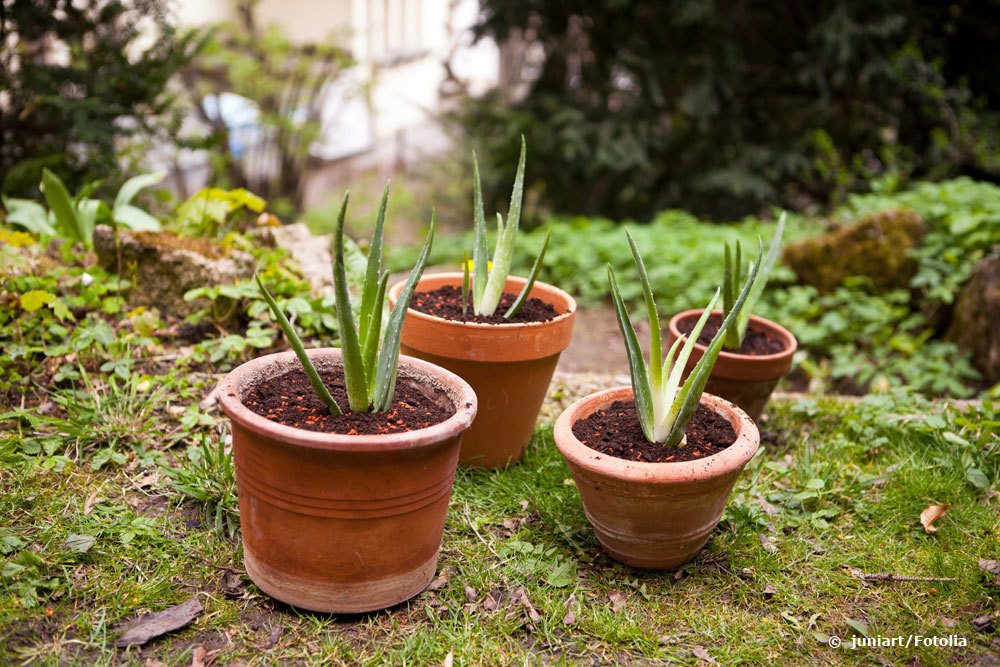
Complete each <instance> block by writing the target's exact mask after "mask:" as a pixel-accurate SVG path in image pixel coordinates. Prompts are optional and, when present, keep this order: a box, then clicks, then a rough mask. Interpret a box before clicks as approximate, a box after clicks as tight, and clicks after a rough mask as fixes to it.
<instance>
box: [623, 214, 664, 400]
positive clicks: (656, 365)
mask: <svg viewBox="0 0 1000 667" xmlns="http://www.w3.org/2000/svg"><path fill="white" fill-rule="evenodd" d="M625 236H627V237H628V244H629V247H630V248H631V249H632V259H633V260H634V261H635V268H636V270H637V271H638V272H639V282H640V283H641V284H642V296H643V298H644V299H645V301H646V317H647V318H648V320H649V349H650V353H649V369H650V378H649V380H650V384H651V386H652V388H653V391H654V392H655V391H656V388H657V387H659V386H660V372H659V370H660V363H661V360H662V359H663V348H662V343H661V338H660V336H661V334H660V314H659V312H658V311H657V309H656V301H655V300H654V299H653V290H652V288H651V287H650V285H649V276H648V275H647V273H646V264H645V262H643V261H642V255H641V254H640V253H639V247H638V246H637V245H636V243H635V239H634V238H632V232H630V231H629V230H628V229H626V230H625Z"/></svg>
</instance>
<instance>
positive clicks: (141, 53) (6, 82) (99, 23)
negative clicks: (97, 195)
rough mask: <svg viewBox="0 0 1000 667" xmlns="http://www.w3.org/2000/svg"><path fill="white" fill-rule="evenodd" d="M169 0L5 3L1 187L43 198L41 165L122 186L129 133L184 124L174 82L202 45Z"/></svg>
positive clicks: (0, 50) (0, 44)
mask: <svg viewBox="0 0 1000 667" xmlns="http://www.w3.org/2000/svg"><path fill="white" fill-rule="evenodd" d="M199 40H200V38H199V36H198V35H197V34H196V33H193V32H191V33H186V34H183V35H182V34H180V33H178V32H177V30H176V29H174V28H173V27H171V26H170V25H169V23H168V21H167V16H166V11H165V3H164V2H163V0H136V1H134V2H124V1H123V0H82V1H80V2H66V1H65V0H33V1H31V2H14V3H10V2H4V3H3V4H2V5H0V189H2V190H3V192H4V193H5V194H7V195H8V196H31V197H37V196H38V183H39V182H40V181H41V177H42V169H43V168H45V167H48V168H49V169H51V170H52V171H53V172H55V173H56V175H57V176H59V177H60V178H61V179H62V180H63V181H65V183H66V186H67V187H68V188H69V190H70V191H76V190H78V189H80V188H81V187H82V186H83V185H84V184H86V183H89V182H91V181H94V180H97V179H103V180H106V181H109V182H112V183H119V182H121V181H122V180H124V179H123V178H121V177H120V173H119V172H120V162H119V150H120V148H121V144H122V142H123V141H124V140H129V139H139V138H142V137H148V136H150V135H153V134H156V133H158V132H160V131H161V130H163V129H165V128H166V127H167V126H169V125H170V124H171V123H173V122H175V121H177V120H178V119H177V117H176V116H174V114H173V113H172V110H173V109H174V106H173V105H174V96H173V95H172V94H171V93H170V92H169V90H170V87H169V85H168V82H169V81H170V79H171V77H172V76H173V75H174V73H175V72H176V71H177V70H178V69H179V68H180V67H181V66H183V65H184V64H185V63H186V62H187V61H188V60H189V59H190V58H191V57H192V56H193V54H194V53H195V52H196V51H197V50H198V48H200V41H199Z"/></svg>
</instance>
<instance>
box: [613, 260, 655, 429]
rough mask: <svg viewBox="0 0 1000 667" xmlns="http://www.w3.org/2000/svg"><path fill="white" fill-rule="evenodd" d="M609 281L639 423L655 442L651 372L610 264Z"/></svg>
mask: <svg viewBox="0 0 1000 667" xmlns="http://www.w3.org/2000/svg"><path fill="white" fill-rule="evenodd" d="M608 283H609V284H610V286H611V300H612V302H613V303H614V307H615V315H616V316H617V318H618V328H619V329H620V330H621V332H622V338H624V339H625V354H626V356H627V357H628V366H629V371H630V372H631V375H632V396H633V398H634V399H635V407H636V412H637V413H638V415H639V425H640V426H641V427H642V432H643V435H645V436H646V439H647V440H649V441H650V442H653V400H652V396H651V392H650V386H649V374H648V373H647V372H646V361H645V360H644V359H643V357H642V348H640V347H639V339H638V338H637V337H636V335H635V328H634V327H633V326H632V322H631V320H629V318H628V311H626V310H625V302H624V301H623V300H622V295H621V293H620V292H619V290H618V281H617V280H615V271H614V269H612V268H611V265H610V264H608Z"/></svg>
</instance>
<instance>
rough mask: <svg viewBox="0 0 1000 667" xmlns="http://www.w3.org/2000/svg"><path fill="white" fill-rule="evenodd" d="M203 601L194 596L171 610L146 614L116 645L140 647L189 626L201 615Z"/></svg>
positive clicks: (120, 646)
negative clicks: (151, 640)
mask: <svg viewBox="0 0 1000 667" xmlns="http://www.w3.org/2000/svg"><path fill="white" fill-rule="evenodd" d="M201 609H202V607H201V601H200V600H198V596H194V597H192V598H191V599H189V600H187V601H186V602H182V603H180V604H177V605H174V606H173V607H170V608H169V609H164V610H163V611H158V612H156V613H155V614H145V615H143V616H140V617H139V618H138V619H137V620H136V622H135V623H133V624H132V627H130V628H129V629H128V630H126V631H125V632H124V633H123V634H122V636H121V637H119V638H118V641H116V642H115V645H116V646H118V647H119V648H124V647H126V646H139V645H142V644H145V643H146V642H148V641H149V640H150V639H156V638H157V637H159V636H161V635H165V634H167V633H168V632H173V631H174V630H180V629H181V628H183V627H185V626H186V625H189V624H190V623H191V621H193V620H194V619H195V618H196V617H197V616H198V614H200V613H201Z"/></svg>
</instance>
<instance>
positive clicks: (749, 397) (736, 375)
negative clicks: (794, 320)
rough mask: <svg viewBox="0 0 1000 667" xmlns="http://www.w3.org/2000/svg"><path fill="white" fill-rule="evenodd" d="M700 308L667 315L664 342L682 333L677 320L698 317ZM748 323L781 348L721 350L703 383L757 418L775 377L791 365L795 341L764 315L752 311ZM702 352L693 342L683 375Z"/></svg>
mask: <svg viewBox="0 0 1000 667" xmlns="http://www.w3.org/2000/svg"><path fill="white" fill-rule="evenodd" d="M702 312H703V311H701V310H685V311H684V312H681V313H677V314H676V315H674V316H673V317H672V318H670V324H669V326H668V327H667V345H672V344H673V342H674V341H675V340H677V339H678V338H680V337H681V335H682V334H681V332H680V329H679V328H678V325H679V324H680V322H683V321H684V320H687V319H689V318H698V317H701V314H702ZM713 313H716V314H718V315H720V316H721V315H722V311H721V310H715V311H713ZM749 326H750V328H752V329H756V330H758V331H764V332H767V333H768V334H770V335H772V336H774V337H776V338H777V339H778V340H780V341H781V342H782V344H783V345H784V346H785V347H784V349H783V350H782V351H781V352H778V353H775V354H763V355H749V354H734V353H732V352H726V351H725V350H723V351H722V352H720V353H719V358H718V359H717V360H716V362H715V366H714V367H713V368H712V375H711V376H710V377H709V380H708V384H707V385H705V391H706V392H708V393H710V394H714V395H716V396H721V397H722V398H724V399H726V400H727V401H730V402H731V403H735V404H736V405H738V406H739V407H741V408H743V410H744V411H746V413H747V414H748V415H750V418H751V419H753V420H754V421H757V420H759V419H760V415H761V413H763V412H764V407H765V406H766V405H767V402H768V401H769V400H770V399H771V393H772V392H773V391H774V388H775V386H777V384H778V380H780V379H781V378H783V377H785V376H786V375H788V372H789V371H790V370H791V369H792V357H793V356H794V354H795V350H796V349H797V348H798V341H797V340H795V336H793V335H792V332H791V331H789V330H788V329H786V328H784V327H783V326H781V325H779V324H776V323H774V322H772V321H771V320H768V319H764V318H763V317H757V316H756V315H751V316H750V325H749ZM704 353H705V346H704V345H701V344H700V343H699V344H696V345H695V347H694V350H693V351H692V352H691V356H690V358H688V362H687V364H686V365H685V369H684V376H685V377H687V374H688V373H690V372H691V370H692V369H693V368H694V366H695V364H697V363H698V360H699V359H701V355H702V354H704Z"/></svg>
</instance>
